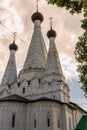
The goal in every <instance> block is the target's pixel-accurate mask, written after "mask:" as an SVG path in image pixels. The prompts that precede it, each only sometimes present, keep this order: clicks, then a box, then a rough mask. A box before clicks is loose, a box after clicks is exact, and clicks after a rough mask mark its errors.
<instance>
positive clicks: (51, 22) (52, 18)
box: [50, 17, 53, 29]
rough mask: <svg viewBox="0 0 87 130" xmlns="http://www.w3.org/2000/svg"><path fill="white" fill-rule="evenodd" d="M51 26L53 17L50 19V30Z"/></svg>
mask: <svg viewBox="0 0 87 130" xmlns="http://www.w3.org/2000/svg"><path fill="white" fill-rule="evenodd" d="M52 25H53V17H50V27H51V29H52Z"/></svg>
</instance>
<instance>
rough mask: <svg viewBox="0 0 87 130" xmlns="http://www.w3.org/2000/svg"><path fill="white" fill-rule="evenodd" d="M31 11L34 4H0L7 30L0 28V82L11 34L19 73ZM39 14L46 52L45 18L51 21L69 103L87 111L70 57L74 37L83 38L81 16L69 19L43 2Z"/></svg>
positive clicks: (1, 0)
mask: <svg viewBox="0 0 87 130" xmlns="http://www.w3.org/2000/svg"><path fill="white" fill-rule="evenodd" d="M35 11H36V0H17V1H15V0H0V21H1V23H2V24H3V25H5V26H6V27H7V29H6V28H5V27H3V26H2V25H1V24H0V81H1V80H2V77H3V74H4V71H5V68H6V65H7V62H8V58H9V54H10V52H9V49H8V48H9V45H10V44H11V43H12V42H13V34H12V33H11V32H13V33H14V32H17V33H16V35H17V36H16V44H17V45H18V48H19V49H18V51H17V52H16V64H17V70H18V72H19V71H20V70H21V69H22V67H23V63H24V61H25V57H26V54H27V50H28V47H29V44H30V41H31V37H32V33H33V27H34V25H33V23H32V21H31V16H32V14H33V13H34V12H35ZM39 12H41V13H42V14H43V16H44V21H43V23H42V25H41V27H42V33H43V37H44V40H45V43H46V47H47V50H48V48H49V40H48V38H47V31H48V30H49V28H50V21H49V18H50V17H53V28H54V29H55V30H56V32H57V37H56V39H55V43H56V46H57V49H58V53H59V57H60V62H61V65H62V69H63V73H64V76H65V78H66V82H67V83H68V84H69V87H70V90H71V91H70V100H71V101H73V102H75V103H78V105H80V106H81V107H82V108H84V109H85V110H87V98H85V97H84V93H83V91H82V90H81V84H80V83H79V78H78V73H77V70H76V69H77V63H76V61H75V55H74V50H75V45H76V43H77V41H78V37H79V36H81V35H82V34H83V30H82V29H81V20H82V19H83V16H82V15H81V14H79V15H78V14H74V15H71V14H70V13H69V11H67V10H65V9H64V8H58V7H56V5H50V4H47V2H46V0H39ZM8 30H9V31H8ZM20 39H22V40H23V41H24V42H22V41H21V40H20Z"/></svg>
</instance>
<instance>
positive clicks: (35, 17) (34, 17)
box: [31, 0, 44, 23]
mask: <svg viewBox="0 0 87 130" xmlns="http://www.w3.org/2000/svg"><path fill="white" fill-rule="evenodd" d="M38 2H39V0H36V8H37V11H36V12H35V13H34V14H33V15H32V17H31V19H32V21H33V22H35V20H39V21H40V22H41V23H42V22H43V20H44V17H43V15H42V14H41V13H40V12H38Z"/></svg>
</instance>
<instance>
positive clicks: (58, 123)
mask: <svg viewBox="0 0 87 130" xmlns="http://www.w3.org/2000/svg"><path fill="white" fill-rule="evenodd" d="M57 121H58V122H57V125H58V128H60V116H59V115H58V120H57Z"/></svg>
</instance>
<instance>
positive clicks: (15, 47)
mask: <svg viewBox="0 0 87 130" xmlns="http://www.w3.org/2000/svg"><path fill="white" fill-rule="evenodd" d="M9 49H10V50H15V51H17V49H18V46H17V45H16V44H15V43H12V44H10V45H9Z"/></svg>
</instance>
